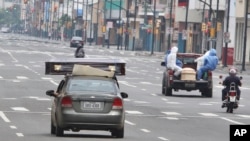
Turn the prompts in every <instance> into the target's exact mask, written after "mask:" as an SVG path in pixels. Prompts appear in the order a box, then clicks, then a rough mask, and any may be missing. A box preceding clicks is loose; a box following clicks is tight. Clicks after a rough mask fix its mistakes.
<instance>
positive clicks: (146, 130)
mask: <svg viewBox="0 0 250 141" xmlns="http://www.w3.org/2000/svg"><path fill="white" fill-rule="evenodd" d="M141 131H143V132H145V133H149V132H151V131H149V130H148V129H141Z"/></svg>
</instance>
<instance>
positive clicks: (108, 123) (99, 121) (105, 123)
mask: <svg viewBox="0 0 250 141" xmlns="http://www.w3.org/2000/svg"><path fill="white" fill-rule="evenodd" d="M124 120H125V114H124V113H123V112H122V111H111V112H109V113H76V112H73V111H63V113H62V114H61V115H60V116H58V124H59V126H60V127H62V128H78V129H81V130H83V129H86V130H99V129H100V130H108V129H120V128H122V127H123V126H124Z"/></svg>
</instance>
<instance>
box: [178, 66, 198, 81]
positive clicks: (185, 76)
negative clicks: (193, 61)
mask: <svg viewBox="0 0 250 141" xmlns="http://www.w3.org/2000/svg"><path fill="white" fill-rule="evenodd" d="M181 80H196V71H195V70H194V69H192V68H183V69H182V71H181Z"/></svg>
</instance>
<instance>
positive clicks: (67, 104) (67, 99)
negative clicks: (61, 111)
mask: <svg viewBox="0 0 250 141" xmlns="http://www.w3.org/2000/svg"><path fill="white" fill-rule="evenodd" d="M61 106H62V107H67V108H69V107H72V99H71V98H70V97H69V96H65V97H63V98H62V101H61Z"/></svg>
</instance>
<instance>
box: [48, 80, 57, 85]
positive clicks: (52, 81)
mask: <svg viewBox="0 0 250 141" xmlns="http://www.w3.org/2000/svg"><path fill="white" fill-rule="evenodd" d="M50 82H51V83H52V84H54V85H56V86H58V83H56V82H55V81H54V80H50Z"/></svg>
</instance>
